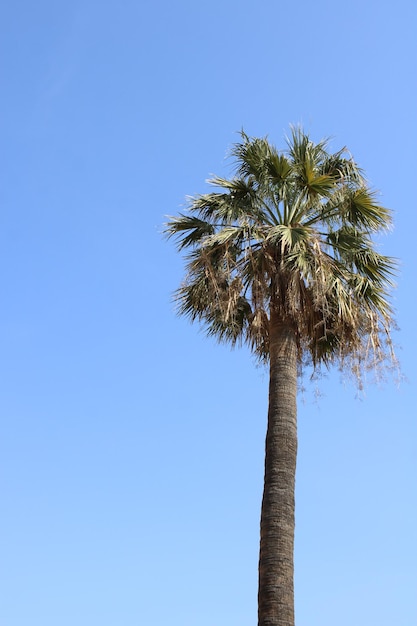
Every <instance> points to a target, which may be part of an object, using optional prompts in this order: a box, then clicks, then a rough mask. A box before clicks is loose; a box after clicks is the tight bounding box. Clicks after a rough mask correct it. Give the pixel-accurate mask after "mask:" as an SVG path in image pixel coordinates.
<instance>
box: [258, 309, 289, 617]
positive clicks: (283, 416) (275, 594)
mask: <svg viewBox="0 0 417 626" xmlns="http://www.w3.org/2000/svg"><path fill="white" fill-rule="evenodd" d="M296 396H297V340H296V335H295V332H294V330H293V329H292V328H291V326H290V325H288V324H283V323H282V321H281V320H280V318H279V316H278V315H277V313H275V312H271V320H270V380H269V410H268V429H267V435H266V451H265V482H264V493H263V499H262V511H261V544H260V554H259V592H258V626H294V527H295V522H294V505H295V501H294V500H295V499H294V490H295V467H296V458H297V397H296Z"/></svg>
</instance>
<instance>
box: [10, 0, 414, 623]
mask: <svg viewBox="0 0 417 626" xmlns="http://www.w3.org/2000/svg"><path fill="white" fill-rule="evenodd" d="M416 6H417V5H416V4H415V2H414V0H398V1H397V2H388V1H387V0H382V1H376V0H370V1H367V2H363V1H362V0H361V1H360V0H352V2H348V3H346V2H345V3H335V2H330V1H325V0H318V1H317V2H307V1H306V0H304V1H301V2H294V3H289V2H286V3H284V2H280V1H279V0H275V1H273V0H260V1H259V2H258V3H257V4H256V3H254V2H248V1H246V0H241V1H239V2H238V1H237V0H230V1H228V0H224V1H223V2H220V0H213V1H212V2H211V3H205V2H204V3H203V2H201V3H199V2H191V0H190V1H185V0H179V1H178V2H168V1H167V0H161V1H160V2H155V3H151V2H142V3H140V2H133V1H126V2H115V1H114V0H104V1H101V2H98V1H97V0H82V1H81V0H72V2H52V0H49V1H46V0H39V2H29V0H15V1H14V2H9V3H4V6H3V9H2V13H1V20H0V23H1V26H0V28H1V36H0V47H1V51H0V55H1V86H2V97H1V102H0V112H1V116H0V135H1V157H0V158H1V183H0V204H1V211H0V256H1V259H0V423H1V432H0V467H1V475H0V476H1V477H0V479H1V485H0V493H1V515H0V537H1V539H0V543H1V553H0V563H1V565H0V572H1V573H0V577H1V580H0V588H1V590H2V592H1V593H2V596H3V598H2V601H1V604H0V623H1V624H2V625H4V626H75V625H77V626H92V625H95V624H97V625H99V626H140V625H142V624H146V625H151V626H166V624H169V625H170V626H194V625H198V626H221V625H223V624H224V625H227V626H253V625H254V624H256V593H257V553H258V533H259V510H260V500H261V490H262V480H263V475H262V474H263V448H264V432H265V424H266V402H267V382H268V381H267V374H266V372H265V371H263V370H262V369H259V368H256V366H255V364H254V362H253V359H252V358H251V356H250V355H249V354H248V353H247V351H246V350H241V351H234V352H230V351H229V350H228V349H227V348H225V347H219V346H217V345H216V344H215V343H214V342H213V341H211V340H208V339H206V338H205V337H204V333H203V332H202V331H201V330H200V329H198V327H193V326H190V325H189V324H188V323H187V321H185V320H182V319H178V318H177V317H176V316H175V314H174V311H173V305H172V302H171V293H172V291H173V290H174V289H175V288H176V286H177V285H178V284H179V282H180V280H181V277H182V262H181V259H180V258H179V257H178V255H177V254H176V252H175V251H174V247H173V245H171V244H169V243H167V242H165V241H164V240H163V239H162V237H161V234H160V231H161V224H162V223H163V221H164V216H165V215H166V214H175V213H177V212H178V211H179V210H181V206H182V205H183V203H184V199H185V196H186V195H187V194H194V193H198V192H203V191H205V189H206V185H205V180H206V178H207V177H208V176H209V175H210V174H212V173H216V174H219V175H222V174H223V175H227V174H229V173H230V163H228V162H227V160H225V156H226V154H227V149H228V147H229V146H230V144H232V143H233V142H234V141H235V140H236V139H237V135H236V131H239V130H240V129H241V128H242V127H243V128H244V129H245V130H246V132H247V133H248V134H250V135H265V134H268V135H269V138H270V140H271V141H272V142H273V143H276V144H277V145H278V146H279V147H283V146H284V135H285V134H286V133H287V131H288V127H289V124H290V123H302V124H303V125H304V128H305V129H306V130H308V131H309V132H310V133H311V135H312V137H313V138H314V139H317V140H319V139H321V138H322V137H323V136H332V137H334V140H333V143H332V146H333V147H334V148H335V149H337V148H340V147H342V146H343V145H347V146H348V147H349V149H350V150H351V152H352V153H353V155H354V157H355V158H356V160H357V161H358V162H359V164H360V165H361V166H362V167H363V168H364V169H365V171H366V172H367V174H368V177H369V179H370V181H371V184H372V185H373V186H374V187H375V188H378V189H379V190H380V191H381V201H382V202H383V203H384V204H385V205H387V206H389V207H391V208H392V209H393V210H394V212H395V230H394V232H393V233H392V234H391V235H389V236H387V237H384V238H383V240H382V241H381V246H382V250H383V252H384V253H386V254H389V255H392V256H397V257H399V258H400V259H401V276H400V278H399V281H398V289H397V291H396V292H395V296H394V298H395V299H394V304H395V307H396V309H397V318H398V323H399V326H400V327H401V333H399V334H398V335H397V336H396V339H397V340H398V342H399V343H400V344H401V345H402V350H401V351H400V358H401V361H402V367H403V371H404V374H405V375H406V377H407V379H408V380H407V381H406V382H404V383H403V384H402V385H401V387H400V388H399V389H398V388H397V387H396V385H395V383H394V382H388V383H387V384H386V385H385V386H382V387H371V388H369V389H368V390H367V393H366V396H365V397H364V398H362V399H357V398H355V389H354V387H352V386H350V385H345V384H344V383H343V381H341V380H340V375H339V374H338V373H337V372H335V373H332V374H330V375H329V376H328V378H326V379H324V380H322V381H321V382H320V392H321V393H322V398H321V399H320V400H319V401H318V402H315V400H314V393H313V391H314V390H311V387H309V385H308V384H307V388H310V391H307V392H306V393H305V395H304V396H300V404H299V433H300V447H299V450H300V455H299V464H298V476H297V529H296V614H297V626H334V625H335V624H337V626H352V624H355V626H370V625H374V624H375V625H376V624H377V625H378V626H393V625H395V626H413V625H414V624H416V623H417V601H416V593H415V592H416V578H417V567H416V562H417V548H416V528H417V497H416V477H417V462H416V456H417V455H416V452H417V418H416V405H417V394H416V366H415V355H416V352H417V342H416V331H415V328H416V325H415V315H416V280H415V278H416V262H415V259H416V254H415V251H416V245H417V244H416V238H415V234H416V233H417V220H416V214H417V210H416V198H415V196H416V194H415V191H414V182H415V181H416V172H417V162H416V145H417V115H416V111H417V90H416V76H417V46H416V43H415V41H416V37H415V32H416V24H417V8H416ZM306 383H308V381H306Z"/></svg>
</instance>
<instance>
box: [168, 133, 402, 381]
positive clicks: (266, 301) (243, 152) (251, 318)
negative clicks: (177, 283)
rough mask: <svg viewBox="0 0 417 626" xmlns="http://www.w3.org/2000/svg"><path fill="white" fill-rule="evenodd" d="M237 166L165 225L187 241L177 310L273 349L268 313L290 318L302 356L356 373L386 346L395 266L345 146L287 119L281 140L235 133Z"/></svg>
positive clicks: (211, 329)
mask: <svg viewBox="0 0 417 626" xmlns="http://www.w3.org/2000/svg"><path fill="white" fill-rule="evenodd" d="M232 156H233V158H234V161H235V171H234V175H233V176H232V177H231V178H229V179H227V178H221V177H215V178H213V179H212V180H210V181H209V182H210V184H212V185H213V186H215V187H216V188H217V190H216V191H213V192H211V193H206V194H202V195H198V196H196V197H193V198H191V199H190V201H189V206H188V211H187V212H186V213H182V214H180V215H178V216H176V217H171V218H169V221H168V223H167V224H166V228H165V232H166V234H167V235H168V236H169V237H175V239H176V241H177V245H178V249H179V250H188V253H187V256H186V271H187V273H186V277H185V280H184V282H183V284H182V285H181V287H180V288H179V289H178V291H177V292H176V300H177V303H178V309H179V312H180V313H182V314H185V315H187V316H188V317H190V318H191V320H193V321H194V320H200V321H201V322H203V323H204V325H205V327H206V330H207V332H208V334H209V335H214V336H216V337H217V338H218V339H219V340H220V341H226V342H230V343H231V344H232V345H234V344H236V343H237V342H245V343H247V344H248V345H249V346H250V347H251V349H252V350H253V352H254V353H255V354H257V355H258V356H259V357H260V358H261V359H265V360H267V359H268V357H269V324H270V317H271V312H272V311H273V312H275V313H276V314H277V316H278V319H279V320H280V322H281V323H282V324H284V325H287V326H289V327H291V328H292V329H293V331H294V333H295V334H296V337H297V342H298V346H299V362H300V363H304V362H308V361H310V362H312V363H313V364H314V365H315V366H319V365H320V364H322V363H323V364H326V365H329V364H330V363H332V362H335V361H339V362H340V363H341V364H342V365H343V364H347V363H349V365H350V366H351V367H353V369H356V370H357V371H360V370H362V369H363V368H364V367H367V366H369V365H370V366H374V365H375V364H376V363H377V362H382V361H383V360H384V359H385V356H386V355H387V349H388V353H391V348H390V346H391V340H390V333H391V327H392V323H393V321H392V308H391V304H390V300H389V294H390V291H391V289H392V287H393V286H394V283H393V279H394V276H395V273H396V267H397V263H396V261H395V260H394V259H393V258H391V257H387V256H384V255H382V254H380V253H379V252H378V251H377V250H376V247H375V243H374V241H373V238H374V237H375V235H377V234H378V233H380V232H382V231H384V230H387V229H389V228H390V226H391V213H390V211H389V210H388V209H386V208H384V207H383V206H381V205H380V204H379V203H378V201H377V197H376V194H375V192H373V191H372V190H371V189H370V188H369V185H368V183H367V181H366V179H365V177H364V174H363V172H362V170H361V169H360V168H359V167H358V166H357V164H356V163H355V161H354V160H353V158H352V157H351V155H350V154H349V153H348V152H347V150H346V149H342V150H339V151H338V152H335V153H331V152H329V150H328V142H327V141H321V142H319V143H314V142H313V141H312V140H311V139H310V137H309V135H308V134H306V133H305V132H304V131H303V130H302V129H301V128H299V127H296V128H292V130H291V136H290V137H289V139H288V140H287V148H286V150H283V151H278V150H277V149H276V148H275V147H274V146H273V145H272V144H271V143H270V142H269V141H268V139H267V138H256V137H255V138H254V137H249V136H248V135H246V134H245V133H244V132H243V131H242V133H241V140H240V142H238V143H236V144H235V145H234V146H233V149H232Z"/></svg>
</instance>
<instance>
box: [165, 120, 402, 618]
mask: <svg viewBox="0 0 417 626" xmlns="http://www.w3.org/2000/svg"><path fill="white" fill-rule="evenodd" d="M327 147H328V143H327V141H322V142H320V143H313V142H312V141H311V140H310V138H309V136H308V135H307V134H305V133H304V132H303V131H302V130H301V129H300V128H293V129H292V133H291V137H290V139H288V141H287V150H286V151H281V152H279V151H277V149H276V148H275V147H274V146H273V145H271V144H270V143H269V142H268V140H267V139H266V138H251V137H248V136H247V135H246V134H245V133H243V132H242V134H241V141H240V142H239V143H237V144H236V145H235V146H234V148H233V151H232V155H233V156H234V157H235V162H236V170H235V175H234V176H233V177H232V178H231V179H225V178H214V179H213V180H211V181H209V182H210V183H212V184H213V185H215V186H216V187H217V188H218V190H217V191H215V192H213V193H208V194H204V195H199V196H197V197H194V198H192V199H191V200H190V205H189V212H188V213H187V214H180V215H179V216H177V217H172V218H170V220H169V222H168V223H167V225H166V233H167V235H168V236H174V237H176V239H177V242H178V248H179V250H186V249H188V250H189V254H188V256H187V257H186V270H187V274H186V278H185V280H184V282H183V284H182V285H181V287H180V288H179V289H178V291H177V292H176V300H177V303H178V308H179V312H180V313H182V314H185V315H186V316H188V317H189V318H190V319H191V320H192V321H195V320H199V321H202V322H203V323H204V325H205V328H206V330H207V333H208V334H209V335H213V336H215V337H217V338H218V339H219V340H220V341H224V342H228V343H230V344H232V345H234V344H236V343H246V344H248V345H249V346H250V348H251V349H252V351H253V352H254V353H255V354H256V355H257V356H258V357H259V358H260V359H261V360H264V361H265V362H267V363H269V371H270V379H269V410H268V426H267V435H266V454H265V482H264V493H263V500H262V510H261V537H260V556H259V592H258V625H259V626H294V590H293V569H294V567H293V546H294V486H295V470H296V456H297V405H296V396H297V381H298V375H299V372H300V370H301V368H302V366H305V365H306V364H312V366H313V367H314V368H319V367H320V366H321V365H324V366H330V365H331V364H333V363H338V364H339V366H341V367H342V368H347V369H349V370H350V371H353V372H354V374H355V375H356V376H357V377H358V378H359V379H361V376H362V374H363V372H364V371H365V370H366V369H367V368H374V367H378V365H379V364H381V363H383V362H384V360H385V358H386V356H388V355H389V354H390V353H391V354H392V350H391V340H390V330H391V326H392V309H391V306H390V303H389V299H388V294H389V290H390V288H391V287H392V286H393V283H392V278H393V275H394V273H395V268H396V263H395V261H394V260H393V259H392V258H390V257H387V256H383V255H382V254H380V253H378V252H377V251H376V249H375V244H374V243H373V241H372V237H373V236H374V235H375V234H376V233H378V232H380V231H383V230H385V229H387V228H388V227H389V225H390V222H391V218H390V212H389V211H388V210H387V209H386V208H384V207H382V206H380V205H379V204H378V203H377V200H376V197H375V194H374V193H373V192H372V191H371V190H370V189H369V186H368V184H367V182H366V180H365V178H364V176H363V173H362V171H361V170H360V169H359V167H358V166H357V165H356V163H355V162H354V160H353V159H352V158H351V156H350V155H349V154H348V153H347V152H346V150H345V149H343V150H340V151H338V152H336V153H333V154H332V153H329V152H328V149H327Z"/></svg>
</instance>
